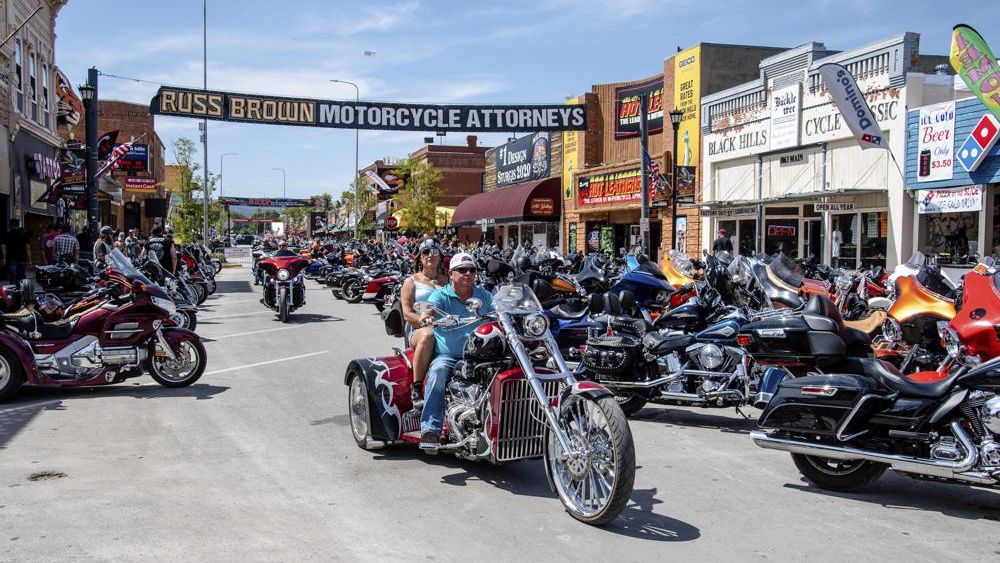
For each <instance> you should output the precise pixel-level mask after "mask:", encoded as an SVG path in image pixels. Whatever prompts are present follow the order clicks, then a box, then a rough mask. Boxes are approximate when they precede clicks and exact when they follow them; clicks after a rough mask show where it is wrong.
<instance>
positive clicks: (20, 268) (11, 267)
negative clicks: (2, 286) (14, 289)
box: [7, 262, 26, 285]
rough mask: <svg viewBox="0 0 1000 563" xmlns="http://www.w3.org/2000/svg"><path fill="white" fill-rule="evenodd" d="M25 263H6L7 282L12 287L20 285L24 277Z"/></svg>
mask: <svg viewBox="0 0 1000 563" xmlns="http://www.w3.org/2000/svg"><path fill="white" fill-rule="evenodd" d="M25 266H26V263H25V262H7V281H8V282H10V283H11V284H13V285H17V284H19V283H21V280H23V279H24V277H25V275H26V274H25Z"/></svg>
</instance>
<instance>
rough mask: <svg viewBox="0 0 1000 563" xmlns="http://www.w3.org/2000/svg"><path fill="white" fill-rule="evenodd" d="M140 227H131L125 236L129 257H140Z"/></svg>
mask: <svg viewBox="0 0 1000 563" xmlns="http://www.w3.org/2000/svg"><path fill="white" fill-rule="evenodd" d="M140 250H141V249H140V247H139V229H129V231H128V236H127V237H125V254H126V255H127V256H128V257H129V258H138V257H139V251H140Z"/></svg>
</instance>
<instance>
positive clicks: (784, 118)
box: [770, 83, 802, 151]
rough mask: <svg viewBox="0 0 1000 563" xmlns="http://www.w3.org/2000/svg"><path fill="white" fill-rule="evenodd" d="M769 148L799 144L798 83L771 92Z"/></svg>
mask: <svg viewBox="0 0 1000 563" xmlns="http://www.w3.org/2000/svg"><path fill="white" fill-rule="evenodd" d="M770 102H771V103H770V106H771V150H772V151H773V150H777V149H785V148H788V147H797V146H798V145H799V113H800V112H799V109H800V107H801V102H802V96H801V95H800V91H799V83H795V84H793V85H791V86H786V87H784V88H777V89H775V90H774V91H773V92H771V100H770Z"/></svg>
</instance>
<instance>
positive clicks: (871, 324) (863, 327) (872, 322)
mask: <svg viewBox="0 0 1000 563" xmlns="http://www.w3.org/2000/svg"><path fill="white" fill-rule="evenodd" d="M885 317H886V314H885V311H875V312H873V313H872V314H870V315H868V316H867V317H865V318H863V319H858V320H856V321H844V326H846V327H847V328H853V329H855V330H858V331H861V332H863V333H865V334H867V335H869V336H871V335H872V334H874V333H875V332H876V331H877V330H879V329H880V328H882V324H883V323H884V322H885Z"/></svg>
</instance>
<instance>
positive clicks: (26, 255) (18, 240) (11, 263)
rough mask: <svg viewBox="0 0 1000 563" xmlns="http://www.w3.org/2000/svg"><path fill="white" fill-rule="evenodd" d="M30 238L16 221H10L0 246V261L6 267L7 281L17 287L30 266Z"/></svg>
mask: <svg viewBox="0 0 1000 563" xmlns="http://www.w3.org/2000/svg"><path fill="white" fill-rule="evenodd" d="M30 245H31V236H30V235H29V234H28V232H27V231H25V230H24V229H23V228H22V227H21V222H20V221H18V220H17V219H11V220H10V228H9V229H8V230H7V234H6V235H5V236H4V238H3V244H0V250H2V255H0V261H2V262H4V263H5V264H6V266H7V281H8V282H10V283H12V284H14V285H17V284H19V283H21V280H23V279H24V278H25V277H26V276H27V270H28V268H31V267H32V264H31V248H30Z"/></svg>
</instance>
